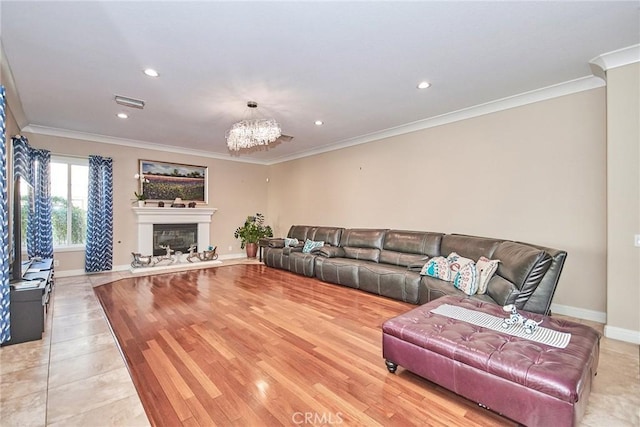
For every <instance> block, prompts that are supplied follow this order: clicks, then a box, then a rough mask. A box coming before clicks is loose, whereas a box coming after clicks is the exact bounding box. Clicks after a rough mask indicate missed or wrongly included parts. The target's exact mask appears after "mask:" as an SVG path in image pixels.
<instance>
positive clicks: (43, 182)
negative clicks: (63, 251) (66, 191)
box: [27, 148, 53, 258]
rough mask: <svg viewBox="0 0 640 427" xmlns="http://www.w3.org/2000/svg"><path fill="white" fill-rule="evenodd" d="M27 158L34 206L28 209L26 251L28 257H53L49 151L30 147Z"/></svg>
mask: <svg viewBox="0 0 640 427" xmlns="http://www.w3.org/2000/svg"><path fill="white" fill-rule="evenodd" d="M29 160H30V161H29V163H30V169H31V178H32V181H31V182H32V184H33V188H34V194H35V197H34V203H35V206H33V207H32V209H30V210H29V220H28V221H27V253H28V254H29V257H34V256H39V257H42V258H53V226H52V224H51V177H50V170H51V167H50V163H51V153H50V152H49V150H37V149H35V148H31V149H30V150H29Z"/></svg>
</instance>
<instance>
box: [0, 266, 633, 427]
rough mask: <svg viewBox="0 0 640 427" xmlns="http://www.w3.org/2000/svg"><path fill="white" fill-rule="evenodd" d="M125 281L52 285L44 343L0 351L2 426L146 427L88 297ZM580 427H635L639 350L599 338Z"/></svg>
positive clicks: (105, 278)
mask: <svg viewBox="0 0 640 427" xmlns="http://www.w3.org/2000/svg"><path fill="white" fill-rule="evenodd" d="M231 263H233V261H232V262H225V263H224V264H231ZM129 276H131V274H130V273H128V272H116V273H105V274H97V275H90V276H79V277H69V278H58V279H56V285H55V289H54V293H53V303H52V304H51V308H50V309H49V312H48V315H47V325H46V332H45V333H44V335H43V338H42V340H39V341H32V342H28V343H22V344H15V345H11V346H7V347H2V348H0V425H2V426H3V427H6V426H148V425H149V421H148V420H147V417H146V415H145V412H144V409H143V408H142V405H141V403H140V400H139V398H138V395H137V393H136V390H135V388H134V386H133V383H132V381H131V377H130V376H129V373H128V371H127V368H126V366H125V363H124V360H123V358H122V356H121V354H120V352H119V350H118V347H117V346H116V343H115V340H114V338H113V336H112V334H111V331H110V329H109V325H108V323H107V321H106V319H105V317H104V315H103V312H102V309H101V307H100V304H99V303H98V300H97V299H96V297H95V295H94V293H93V290H92V287H93V286H98V285H100V284H104V283H108V282H111V281H113V280H118V279H121V278H124V277H129ZM573 320H575V319H573ZM583 323H588V324H590V325H591V326H593V327H595V328H596V329H598V330H600V331H602V329H603V325H601V324H597V323H592V322H586V321H584V322H583ZM581 426H588V427H595V426H640V352H639V347H638V346H637V345H632V344H628V343H624V342H621V341H615V340H610V339H608V338H603V339H602V342H601V353H600V364H599V369H598V375H597V376H596V378H595V380H594V383H593V388H592V392H591V396H590V400H589V405H588V407H587V413H586V415H585V417H584V418H583V420H582V422H581Z"/></svg>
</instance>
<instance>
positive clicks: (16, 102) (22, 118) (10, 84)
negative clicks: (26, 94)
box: [0, 40, 29, 129]
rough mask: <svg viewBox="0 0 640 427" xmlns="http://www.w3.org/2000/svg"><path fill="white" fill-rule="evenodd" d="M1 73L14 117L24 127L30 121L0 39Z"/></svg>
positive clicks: (20, 126)
mask: <svg viewBox="0 0 640 427" xmlns="http://www.w3.org/2000/svg"><path fill="white" fill-rule="evenodd" d="M0 74H1V75H2V85H3V86H4V87H5V94H6V98H7V105H8V106H9V109H10V110H11V114H13V118H14V119H15V120H16V123H17V124H18V128H19V129H22V128H23V127H24V126H26V125H27V124H28V123H29V121H28V120H27V116H26V114H25V113H24V109H23V108H22V102H21V101H20V96H19V95H18V89H17V88H16V82H15V80H14V79H13V72H12V71H11V66H10V65H9V61H8V60H7V54H6V53H5V52H4V45H3V44H2V40H0Z"/></svg>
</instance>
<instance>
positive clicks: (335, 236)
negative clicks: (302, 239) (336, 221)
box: [307, 227, 344, 246]
mask: <svg viewBox="0 0 640 427" xmlns="http://www.w3.org/2000/svg"><path fill="white" fill-rule="evenodd" d="M343 230H344V228H340V227H313V228H311V229H310V230H309V233H308V235H307V239H310V240H315V241H323V242H325V244H327V245H331V246H338V245H339V244H340V237H341V236H342V231H343Z"/></svg>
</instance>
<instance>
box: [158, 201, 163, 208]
mask: <svg viewBox="0 0 640 427" xmlns="http://www.w3.org/2000/svg"><path fill="white" fill-rule="evenodd" d="M158 207H159V208H164V202H163V201H162V200H160V201H159V202H158Z"/></svg>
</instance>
